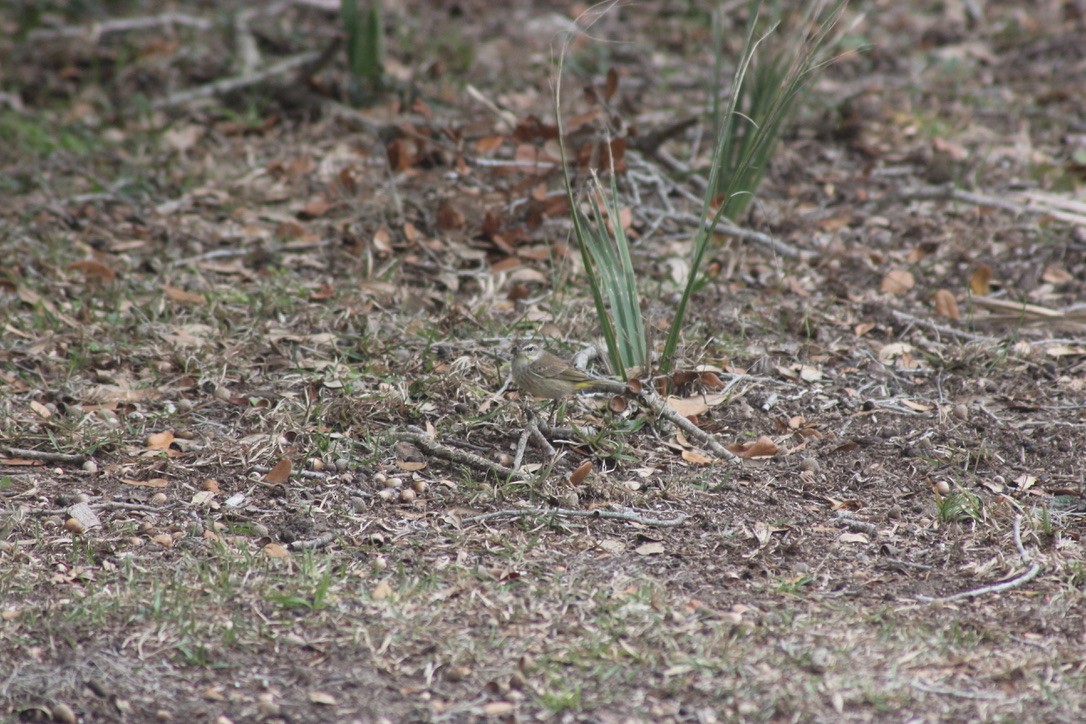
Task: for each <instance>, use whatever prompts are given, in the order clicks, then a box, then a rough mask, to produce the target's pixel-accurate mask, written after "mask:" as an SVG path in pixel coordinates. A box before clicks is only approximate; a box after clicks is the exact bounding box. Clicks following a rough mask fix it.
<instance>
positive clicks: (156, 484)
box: [121, 478, 170, 488]
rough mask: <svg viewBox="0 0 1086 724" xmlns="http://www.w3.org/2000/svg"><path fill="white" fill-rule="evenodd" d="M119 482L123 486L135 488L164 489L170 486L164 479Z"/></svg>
mask: <svg viewBox="0 0 1086 724" xmlns="http://www.w3.org/2000/svg"><path fill="white" fill-rule="evenodd" d="M121 482H122V483H124V484H125V485H135V486H136V487H137V488H165V487H167V486H168V485H169V484H170V481H169V480H167V479H166V478H151V479H150V480H131V479H129V478H122V479H121Z"/></svg>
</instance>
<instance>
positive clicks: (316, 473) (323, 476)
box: [253, 465, 333, 480]
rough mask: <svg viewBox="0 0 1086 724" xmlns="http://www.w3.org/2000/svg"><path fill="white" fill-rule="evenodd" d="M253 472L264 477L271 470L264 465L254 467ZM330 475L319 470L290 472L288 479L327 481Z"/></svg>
mask: <svg viewBox="0 0 1086 724" xmlns="http://www.w3.org/2000/svg"><path fill="white" fill-rule="evenodd" d="M253 470H254V471H256V472H258V473H261V474H262V475H266V474H268V473H270V472H271V468H269V467H266V466H264V465H254V466H253ZM332 474H333V473H325V472H322V471H320V470H291V471H290V477H292V478H294V477H302V478H313V479H314V480H327V479H328V477H329V476H330V475H332Z"/></svg>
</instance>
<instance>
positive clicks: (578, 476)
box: [569, 460, 592, 485]
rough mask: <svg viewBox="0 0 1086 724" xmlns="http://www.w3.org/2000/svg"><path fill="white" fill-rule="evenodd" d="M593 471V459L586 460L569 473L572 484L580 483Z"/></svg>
mask: <svg viewBox="0 0 1086 724" xmlns="http://www.w3.org/2000/svg"><path fill="white" fill-rule="evenodd" d="M591 472H592V461H591V460H585V461H584V462H583V463H581V464H580V465H578V466H577V469H576V470H574V471H573V472H572V473H570V474H569V484H570V485H580V484H581V483H583V482H584V481H585V478H587V477H588V474H589V473H591Z"/></svg>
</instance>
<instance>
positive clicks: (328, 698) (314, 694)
mask: <svg viewBox="0 0 1086 724" xmlns="http://www.w3.org/2000/svg"><path fill="white" fill-rule="evenodd" d="M309 701H311V702H312V703H314V704H321V705H323V706H335V705H336V704H337V703H338V702H337V701H336V697H334V696H332V695H331V694H328V693H325V692H323V691H311V692H309Z"/></svg>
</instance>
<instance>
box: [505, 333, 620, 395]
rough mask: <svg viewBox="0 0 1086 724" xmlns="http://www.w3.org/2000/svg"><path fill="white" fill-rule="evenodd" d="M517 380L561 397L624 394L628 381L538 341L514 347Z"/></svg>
mask: <svg viewBox="0 0 1086 724" xmlns="http://www.w3.org/2000/svg"><path fill="white" fill-rule="evenodd" d="M513 355H514V356H513V381H514V382H516V383H517V386H518V387H520V389H522V390H524V391H525V392H527V393H528V394H530V395H534V396H535V397H544V398H546V399H549V400H557V399H560V398H562V397H565V396H566V395H571V394H573V393H574V392H610V393H612V394H616V395H620V394H622V393H623V392H625V391H626V385H625V384H624V383H622V382H619V381H618V380H607V379H603V378H601V377H593V376H592V375H590V374H588V373H587V372H584V371H582V370H579V369H577V368H576V367H574V366H573V365H571V364H568V363H567V362H566V361H565V360H563V359H562V358H561V357H559V356H558V355H555V354H551V353H550V352H548V351H547V350H545V349H543V348H542V347H541V346H539V345H538V344H536V343H535V342H527V343H525V344H523V345H519V346H517V347H514V348H513Z"/></svg>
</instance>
